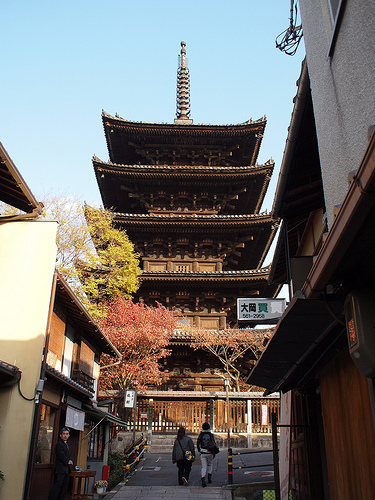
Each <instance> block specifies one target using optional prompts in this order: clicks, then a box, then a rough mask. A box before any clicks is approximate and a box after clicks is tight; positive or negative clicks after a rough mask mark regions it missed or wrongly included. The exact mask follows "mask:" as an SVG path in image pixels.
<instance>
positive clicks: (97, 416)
mask: <svg viewBox="0 0 375 500" xmlns="http://www.w3.org/2000/svg"><path fill="white" fill-rule="evenodd" d="M85 412H86V414H87V415H89V416H90V417H92V418H93V419H94V420H107V421H108V422H111V423H112V424H116V425H119V426H120V427H126V428H127V427H128V423H127V422H124V421H123V420H121V418H119V417H116V415H112V413H108V412H106V411H103V410H99V408H90V409H85Z"/></svg>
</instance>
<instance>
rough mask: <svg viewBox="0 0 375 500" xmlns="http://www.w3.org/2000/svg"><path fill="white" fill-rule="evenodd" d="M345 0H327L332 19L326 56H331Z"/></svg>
mask: <svg viewBox="0 0 375 500" xmlns="http://www.w3.org/2000/svg"><path fill="white" fill-rule="evenodd" d="M345 4H346V0H328V5H329V12H330V14H331V21H332V36H331V41H330V44H329V47H328V53H327V58H329V57H332V55H333V51H334V49H335V44H336V40H337V34H338V32H339V28H340V24H341V20H342V18H343V15H344V10H345Z"/></svg>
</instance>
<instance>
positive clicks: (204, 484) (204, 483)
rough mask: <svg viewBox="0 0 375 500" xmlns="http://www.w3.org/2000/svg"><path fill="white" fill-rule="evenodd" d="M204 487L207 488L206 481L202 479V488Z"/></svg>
mask: <svg viewBox="0 0 375 500" xmlns="http://www.w3.org/2000/svg"><path fill="white" fill-rule="evenodd" d="M206 486H207V484H206V479H205V478H204V477H202V488H205V487H206Z"/></svg>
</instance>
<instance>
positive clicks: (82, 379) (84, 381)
mask: <svg viewBox="0 0 375 500" xmlns="http://www.w3.org/2000/svg"><path fill="white" fill-rule="evenodd" d="M72 380H74V382H77V384H79V385H82V387H84V388H85V389H87V390H88V391H90V392H94V382H95V379H93V378H92V377H90V375H87V373H85V372H83V371H82V370H73V373H72Z"/></svg>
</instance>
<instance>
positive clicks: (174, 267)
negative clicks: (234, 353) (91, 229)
mask: <svg viewBox="0 0 375 500" xmlns="http://www.w3.org/2000/svg"><path fill="white" fill-rule="evenodd" d="M185 46H186V44H185V42H181V53H180V56H179V67H178V72H177V118H176V119H175V120H174V123H171V124H165V123H143V122H132V121H127V120H125V119H123V118H121V117H119V116H118V115H117V114H116V116H115V117H113V116H110V115H109V114H107V113H105V112H104V111H103V113H102V119H103V125H104V130H105V136H106V140H107V146H108V151H109V158H110V161H109V162H103V161H101V160H99V159H98V158H97V157H94V159H93V164H94V169H95V174H96V178H97V181H98V184H99V189H100V192H101V196H102V200H103V205H104V207H105V208H107V209H109V210H111V211H113V212H115V222H116V225H117V227H120V228H123V229H125V230H126V232H127V234H128V236H129V238H130V240H131V241H132V242H133V244H134V246H135V249H136V251H137V252H138V253H139V254H140V256H141V268H142V276H141V286H140V288H139V291H138V293H137V295H136V297H135V300H140V299H142V300H143V301H144V302H145V303H146V304H148V305H155V301H157V302H160V303H161V304H163V305H165V306H167V307H176V308H179V309H181V310H182V312H183V315H184V321H185V322H186V323H189V324H194V325H196V326H198V327H202V328H208V329H223V328H226V327H227V326H228V325H232V326H234V325H235V324H236V299H237V298H238V297H267V298H270V297H275V295H276V293H277V292H278V288H277V285H272V286H271V285H269V284H268V275H269V269H268V268H262V263H263V261H264V258H265V256H266V254H267V252H268V250H269V248H270V245H271V242H272V240H273V237H274V235H275V232H276V230H277V226H278V222H277V221H275V220H274V219H272V217H271V216H270V215H269V214H267V213H260V208H261V205H262V202H263V199H264V196H265V193H266V190H267V187H268V184H269V181H270V178H271V175H272V171H273V167H274V164H273V161H272V160H270V161H268V162H266V163H265V164H264V165H258V164H257V156H258V153H259V148H260V145H261V141H262V138H263V134H264V129H265V126H266V119H265V117H264V118H262V119H260V120H256V121H253V120H251V119H250V120H249V121H247V122H245V123H240V124H237V125H202V124H199V125H194V123H193V120H192V119H191V118H190V79H189V69H188V64H187V58H186V49H185Z"/></svg>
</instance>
